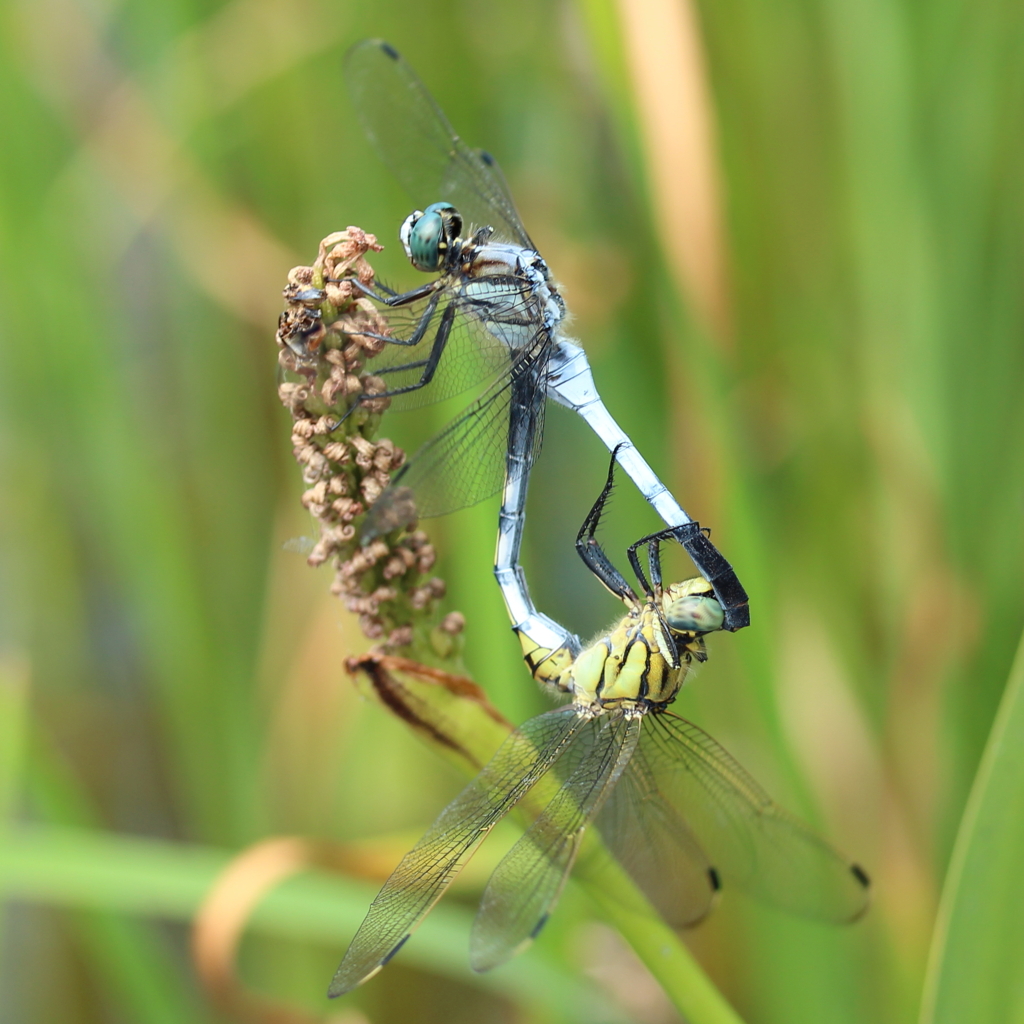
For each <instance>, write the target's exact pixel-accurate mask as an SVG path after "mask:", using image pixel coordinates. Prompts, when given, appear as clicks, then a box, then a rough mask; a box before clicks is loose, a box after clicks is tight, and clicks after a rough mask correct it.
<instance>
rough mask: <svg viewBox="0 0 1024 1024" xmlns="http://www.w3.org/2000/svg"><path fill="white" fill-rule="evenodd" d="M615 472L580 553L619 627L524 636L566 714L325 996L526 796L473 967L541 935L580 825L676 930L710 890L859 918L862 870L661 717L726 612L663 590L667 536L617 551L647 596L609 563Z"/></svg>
mask: <svg viewBox="0 0 1024 1024" xmlns="http://www.w3.org/2000/svg"><path fill="white" fill-rule="evenodd" d="M614 468H615V456H614V454H613V457H612V465H611V468H610V469H609V473H608V480H607V483H606V484H605V487H604V489H603V490H602V492H601V495H600V497H599V498H598V500H597V502H596V503H595V504H594V506H593V508H592V509H591V511H590V513H589V514H588V516H587V518H586V520H585V521H584V523H583V526H582V527H581V528H580V531H579V534H578V536H577V541H576V546H577V549H578V551H579V553H580V555H581V556H582V558H583V560H584V562H585V563H586V564H587V566H588V568H590V570H591V571H592V572H593V573H594V574H595V575H596V576H597V577H598V578H599V579H600V580H601V582H602V583H604V585H605V586H606V587H608V589H609V590H611V591H612V593H614V594H616V595H617V596H618V597H619V598H621V599H622V601H623V603H624V604H625V605H626V609H627V612H626V615H625V616H624V617H623V618H622V619H621V621H620V622H618V623H617V624H616V625H615V627H614V628H613V629H612V630H611V631H610V632H609V633H608V634H607V635H605V636H602V637H600V638H599V639H598V640H597V641H596V642H594V643H593V644H591V645H590V646H589V647H588V648H586V649H585V650H584V651H582V652H581V653H579V654H578V655H576V656H575V657H570V654H569V652H568V649H567V648H557V649H554V650H545V649H541V648H538V647H537V646H536V644H535V643H534V642H533V641H532V640H531V639H529V637H527V636H526V635H525V634H520V635H521V639H522V641H523V649H524V653H525V656H526V661H527V664H528V665H529V666H530V668H531V670H532V672H533V674H534V677H535V678H536V679H537V680H538V681H539V682H541V683H542V684H544V685H545V686H547V687H549V688H553V689H554V690H557V691H559V692H562V693H565V694H568V695H569V696H570V697H571V701H570V703H568V704H566V705H564V706H562V707H559V708H557V709H555V710H553V711H549V712H547V713H546V714H543V715H539V716H537V717H536V718H532V719H530V720H529V721H528V722H526V723H525V724H524V725H522V726H521V727H520V728H519V729H517V730H515V731H514V732H513V733H512V734H511V735H510V736H509V738H508V739H507V740H506V741H505V743H504V744H503V745H502V746H501V748H500V749H499V750H498V752H497V753H496V754H495V755H494V757H493V759H492V760H491V761H490V763H489V764H487V766H486V767H485V768H484V769H483V770H482V771H481V772H480V774H479V775H477V777H476V778H475V779H474V780H473V781H472V782H471V783H470V784H469V785H468V786H466V788H465V789H464V790H463V791H462V792H461V793H460V794H459V795H458V796H457V797H456V798H455V799H454V800H453V801H452V802H451V803H450V804H449V805H448V806H447V807H446V808H445V809H444V810H443V811H442V812H441V814H440V816H439V817H438V818H437V820H436V821H435V822H434V824H433V825H432V826H431V827H430V828H429V829H428V830H427V833H426V835H424V836H423V838H422V839H421V840H420V841H419V842H418V843H417V844H416V845H415V846H414V847H413V849H412V850H410V851H409V853H407V854H406V855H405V857H404V858H403V859H402V862H401V863H400V864H399V865H398V867H397V868H396V869H395V871H394V873H393V874H392V875H391V877H390V878H389V879H388V880H387V882H386V883H385V885H384V887H383V888H382V889H381V891H380V893H379V894H378V896H377V898H376V899H375V900H374V901H373V904H372V906H371V907H370V910H369V913H368V914H367V916H366V919H365V920H364V921H363V923H362V925H361V926H360V928H359V930H358V932H357V933H356V936H355V938H354V939H353V940H352V944H351V946H350V947H349V949H348V952H347V953H346V954H345V958H344V960H342V962H341V965H340V966H339V968H338V970H337V972H336V974H335V976H334V980H333V982H332V983H331V987H330V990H329V994H330V995H331V996H340V995H343V994H344V993H345V992H348V991H350V990H351V989H353V988H354V987H355V986H357V985H359V984H360V983H361V982H363V981H365V980H367V979H368V978H370V977H372V976H373V975H374V974H376V973H377V972H378V971H379V970H380V969H381V968H382V967H383V966H384V965H385V964H386V963H387V962H388V961H389V960H391V958H392V957H393V956H394V955H395V954H396V953H397V952H398V951H399V950H400V949H401V947H402V946H403V945H404V944H405V942H406V940H407V939H408V938H409V936H410V935H411V934H412V932H413V931H414V930H415V928H416V926H417V925H418V924H419V923H420V922H421V921H422V920H423V918H424V916H425V915H426V914H427V912H428V911H429V910H430V908H431V907H432V906H433V905H434V903H435V902H436V901H437V900H438V899H439V898H440V897H441V895H442V894H443V893H444V891H445V889H447V887H448V886H449V884H450V883H451V882H452V880H453V879H454V878H455V876H456V875H457V874H458V872H459V871H460V869H461V868H462V867H463V866H464V865H465V863H466V862H467V860H468V859H469V858H470V857H471V856H472V854H473V852H474V851H475V850H476V848H477V846H478V845H479V843H480V842H481V841H482V840H483V839H484V838H485V836H486V835H487V834H488V832H490V831H491V829H492V828H493V827H494V826H495V825H496V824H497V823H498V822H499V821H501V820H502V819H503V818H504V817H505V815H507V814H508V813H509V812H510V811H511V810H512V809H513V808H514V807H516V805H517V804H519V803H520V802H521V801H524V798H527V797H529V798H530V802H531V803H534V804H536V803H539V802H540V801H537V800H535V799H534V798H535V797H536V796H537V794H538V792H540V791H543V796H544V797H545V798H547V799H546V804H545V805H544V806H542V807H540V808H537V810H536V811H535V813H536V818H535V820H534V821H533V823H532V825H531V826H530V827H529V829H528V830H527V831H526V832H525V833H524V835H523V836H522V838H521V839H519V841H518V842H517V843H516V844H515V845H514V846H513V847H512V849H511V850H510V851H509V852H508V854H507V855H506V856H505V857H504V858H503V859H502V860H501V862H500V863H499V864H498V867H497V868H496V869H495V871H494V873H493V874H492V875H491V878H490V881H489V882H488V884H487V887H486V889H485V891H484V894H483V898H482V900H481V902H480V907H479V910H478V912H477V915H476V920H475V922H474V925H473V931H472V937H471V942H470V959H471V963H472V966H473V967H474V968H475V969H476V970H479V971H484V970H488V969H489V968H492V967H495V966H497V965H499V964H501V963H504V962H505V961H506V960H508V959H510V958H511V957H513V956H515V955H516V954H517V953H519V952H520V951H521V950H523V949H524V948H525V947H526V946H528V945H529V944H530V942H531V941H532V940H533V939H534V938H536V936H537V935H538V933H539V932H540V930H541V928H542V927H543V926H544V923H545V922H546V921H547V919H548V917H549V915H550V913H551V911H552V909H553V908H554V906H555V903H556V902H557V901H558V898H559V895H560V894H561V891H562V888H563V886H564V885H565V882H566V880H567V878H568V876H569V872H570V870H571V868H572V865H573V862H574V861H575V859H576V856H577V853H578V852H579V850H580V846H581V843H582V842H583V838H584V834H585V831H586V829H587V827H588V826H589V825H590V824H591V823H594V824H595V825H596V828H597V830H598V832H599V833H600V836H601V839H602V841H603V844H604V846H605V848H606V849H607V850H608V851H609V852H610V853H611V854H612V855H613V856H614V857H615V858H616V859H617V860H618V862H619V863H620V864H621V866H622V867H623V868H625V869H626V871H628V872H629V874H630V875H631V876H632V877H633V878H634V880H635V881H636V882H637V884H638V886H639V888H640V889H641V890H642V892H643V893H644V895H645V896H646V897H647V899H648V900H649V901H650V903H651V904H652V905H653V906H654V907H655V908H656V909H657V910H658V911H659V912H660V913H661V914H662V915H663V916H664V917H665V919H666V920H667V921H668V922H669V923H670V924H672V925H674V926H677V927H683V926H685V925H689V924H693V923H695V922H696V921H699V920H700V919H701V918H703V917H704V916H705V915H706V914H707V913H708V911H709V910H710V909H711V907H712V904H713V902H714V900H715V898H716V895H717V893H718V891H719V890H720V889H722V888H723V887H732V886H735V887H736V888H737V889H741V890H745V891H746V892H748V893H751V894H752V895H755V896H757V897H760V898H762V899H764V900H766V901H767V902H769V903H772V904H774V905H776V906H778V907H780V908H783V909H785V910H788V911H791V912H793V913H795V914H798V915H801V916H805V917H810V918H816V919H819V920H823V921H828V922H833V923H843V922H848V921H853V920H855V919H856V918H857V917H859V916H860V915H861V914H862V913H863V912H864V910H865V909H866V907H867V903H868V887H869V882H868V877H867V875H866V873H865V872H864V871H863V869H861V868H860V867H859V866H858V865H856V864H854V863H853V862H852V861H850V860H848V859H847V858H846V857H844V856H843V855H842V854H840V853H839V852H837V851H836V850H835V849H833V848H832V847H831V846H830V845H829V844H828V843H827V842H825V840H824V839H822V838H821V837H819V836H818V835H817V834H816V833H815V832H813V831H812V830H811V829H809V828H808V827H807V826H806V825H804V824H803V823H801V822H800V821H798V820H797V819H796V818H794V817H792V816H791V815H789V814H788V813H787V812H786V811H784V810H782V809H781V808H779V807H778V806H777V805H776V804H775V803H773V802H772V800H771V799H770V798H769V797H768V796H767V794H766V793H765V792H764V790H762V789H761V787H760V786H759V785H758V784H757V783H756V782H755V781H754V779H752V778H751V777H750V775H748V774H747V772H746V771H744V769H743V768H742V767H740V765H739V764H738V763H737V762H736V761H735V760H734V759H733V758H732V757H731V756H730V755H729V754H728V753H727V752H726V751H725V750H724V749H723V748H722V747H721V746H720V745H719V744H718V743H717V742H716V741H715V740H713V739H712V738H711V737H710V736H708V735H707V733H705V732H704V731H702V730H701V729H699V728H698V727H697V726H695V725H693V724H692V723H691V722H688V721H686V720H685V719H683V718H680V717H679V716H678V715H675V714H673V713H672V712H671V711H669V710H668V708H669V705H670V704H671V703H672V701H673V700H674V699H675V697H676V695H677V693H678V692H679V688H680V687H681V685H682V684H683V681H684V679H685V678H686V675H687V672H688V670H689V668H690V666H691V665H692V663H693V662H695V661H697V662H701V661H704V660H705V659H706V657H707V654H706V649H705V644H704V635H705V634H707V633H710V632H714V631H715V630H718V629H720V628H721V627H722V620H723V613H722V608H721V605H720V604H719V603H718V601H717V600H716V599H715V597H714V593H713V590H712V588H711V585H710V584H709V583H708V582H707V581H706V580H705V579H703V578H700V577H697V578H694V579H689V580H685V581H683V582H682V583H675V584H670V585H667V586H666V585H664V584H663V582H662V573H661V561H660V554H659V545H660V544H661V542H662V541H664V540H667V539H669V538H671V537H672V536H673V531H671V530H666V531H662V532H661V533H657V534H652V535H651V536H649V537H644V538H642V539H641V540H639V541H637V542H636V543H635V544H633V545H632V546H631V547H630V548H629V550H628V558H629V562H630V565H631V567H632V569H633V572H634V573H635V575H636V577H637V580H638V582H639V584H640V587H641V589H642V592H643V596H642V597H641V596H639V595H638V594H637V593H636V592H635V591H634V590H633V588H632V587H631V586H630V584H629V583H628V582H627V581H626V579H625V577H624V576H623V575H622V574H621V573H620V572H619V571H618V570H617V569H616V568H615V566H614V565H613V564H612V563H611V561H610V559H609V558H608V557H607V555H606V554H605V552H604V550H603V549H602V548H601V545H600V544H599V543H598V541H597V539H596V531H597V527H598V524H599V522H600V519H601V514H602V511H603V509H604V507H605V504H606V502H607V500H608V497H609V495H610V493H611V490H612V484H613V475H614ZM643 548H646V549H647V554H648V571H647V572H646V573H645V571H644V569H643V566H642V565H641V559H640V551H641V549H643ZM648 573H649V577H648ZM552 783H554V785H552ZM531 791H532V792H531ZM549 794H550V795H549Z"/></svg>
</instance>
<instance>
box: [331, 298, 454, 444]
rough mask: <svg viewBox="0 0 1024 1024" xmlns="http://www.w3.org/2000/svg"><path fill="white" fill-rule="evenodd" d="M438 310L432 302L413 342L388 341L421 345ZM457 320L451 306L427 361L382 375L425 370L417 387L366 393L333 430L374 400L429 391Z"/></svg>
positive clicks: (357, 399)
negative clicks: (401, 371) (424, 388)
mask: <svg viewBox="0 0 1024 1024" xmlns="http://www.w3.org/2000/svg"><path fill="white" fill-rule="evenodd" d="M436 307H437V299H436V298H435V299H433V300H431V303H430V305H429V306H428V308H427V310H426V311H425V312H424V315H423V317H422V318H421V319H420V322H419V324H418V325H417V327H416V330H415V331H414V332H413V334H412V336H411V337H410V338H409V339H407V340H405V341H402V340H398V339H394V338H386V339H384V340H386V341H393V342H394V343H395V344H398V345H417V344H419V342H420V341H421V340H422V338H423V335H424V333H425V332H426V328H427V324H429V322H430V320H431V319H432V317H433V315H434V310H435V309H436ZM454 320H455V307H454V306H451V305H449V306H446V307H445V311H444V312H443V313H442V314H441V322H440V323H439V324H438V325H437V333H436V334H435V335H434V340H433V342H432V343H431V346H430V355H429V356H428V357H427V358H426V359H419V360H416V361H415V362H410V363H403V364H402V365H401V366H391V367H385V368H383V369H382V370H380V371H379V372H380V373H397V372H399V371H400V370H409V369H415V368H417V367H422V368H423V372H422V373H421V374H420V378H419V380H417V381H416V382H415V383H414V384H406V385H404V386H403V387H400V388H389V389H387V390H384V391H374V392H364V393H363V394H361V395H358V396H357V398H356V401H355V402H354V403H353V404H352V406H351V407H350V408H348V409H347V410H346V411H345V412H344V413H342V415H341V416H340V418H339V419H338V422H337V423H335V424H334V426H333V427H332V428H331V429H332V430H337V429H338V427H340V426H341V425H342V423H344V422H345V420H347V419H348V418H349V416H351V415H352V413H353V412H355V411H356V409H358V408H359V406H360V404H361V403H362V402H368V401H370V400H374V399H378V398H394V397H395V395H405V394H408V393H409V392H410V391H418V390H419V389H420V388H422V387H426V386H427V385H428V384H429V383H430V382H431V381H432V380H433V379H434V374H435V373H436V372H437V366H438V363H440V361H441V356H442V355H443V354H444V350H445V346H446V345H447V344H448V338H449V337H450V336H451V332H452V323H453V322H454ZM373 337H380V335H373ZM413 339H415V340H413Z"/></svg>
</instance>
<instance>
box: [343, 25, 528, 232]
mask: <svg viewBox="0 0 1024 1024" xmlns="http://www.w3.org/2000/svg"><path fill="white" fill-rule="evenodd" d="M345 80H346V83H347V85H348V90H349V94H350V95H351V97H352V102H353V104H354V105H355V108H356V112H357V113H358V115H359V120H360V122H361V123H362V126H363V130H364V131H365V132H366V135H367V137H368V138H369V139H370V141H371V142H372V143H373V145H374V146H375V147H376V149H377V152H378V153H379V154H380V156H381V159H382V160H383V161H384V163H385V164H387V166H388V167H389V168H390V170H391V172H392V173H393V174H394V175H395V177H396V178H397V179H398V180H399V181H400V182H401V183H402V186H403V187H404V188H405V189H406V190H407V191H408V192H409V194H410V196H411V197H412V199H413V201H414V202H415V203H417V204H418V205H419V208H420V209H423V208H424V207H425V206H427V205H428V204H429V203H435V202H438V201H439V200H448V201H449V202H451V203H453V204H454V205H455V206H456V207H457V208H458V209H459V212H460V213H461V214H462V216H463V218H464V220H465V221H466V226H467V227H469V226H472V227H474V228H481V227H485V226H491V227H493V228H494V229H495V232H496V234H497V235H498V236H500V237H502V238H504V239H505V240H506V241H510V242H514V243H516V244H517V245H521V246H524V247H525V248H528V249H532V248H533V243H532V242H531V241H530V238H529V236H528V235H527V233H526V230H525V229H524V228H523V224H522V221H521V220H520V219H519V214H518V213H516V208H515V204H514V203H513V202H512V197H511V196H510V195H509V191H508V185H507V184H506V183H505V177H504V175H503V174H502V173H501V170H500V169H499V167H498V165H497V164H496V163H495V161H494V158H493V157H492V156H491V155H490V154H488V153H486V152H484V151H483V150H478V149H471V148H470V147H469V146H467V145H466V144H465V143H464V142H463V141H462V140H461V139H460V138H459V137H458V135H456V134H455V132H454V130H453V129H452V126H451V125H450V124H449V123H448V119H447V118H446V117H445V116H444V114H443V113H442V111H441V108H440V107H438V105H437V103H435V102H434V98H433V97H432V96H431V95H430V93H429V92H428V91H427V88H426V86H425V85H424V84H423V83H422V82H421V81H420V79H419V76H418V75H417V74H416V72H415V71H413V69H412V68H411V67H410V66H409V65H408V64H407V63H406V61H405V59H404V58H403V57H401V56H400V55H399V54H398V53H397V52H396V51H395V50H394V49H393V48H392V47H391V46H389V45H388V44H387V43H385V42H384V41H383V40H380V39H364V40H363V41H362V42H360V43H356V45H355V46H353V47H352V49H351V50H349V51H348V54H347V55H346V57H345ZM467 234H468V232H467Z"/></svg>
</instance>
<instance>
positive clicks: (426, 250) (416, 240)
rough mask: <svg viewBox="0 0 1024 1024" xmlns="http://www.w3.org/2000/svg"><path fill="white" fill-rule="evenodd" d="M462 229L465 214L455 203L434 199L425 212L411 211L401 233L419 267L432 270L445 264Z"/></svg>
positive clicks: (438, 268) (405, 244)
mask: <svg viewBox="0 0 1024 1024" xmlns="http://www.w3.org/2000/svg"><path fill="white" fill-rule="evenodd" d="M461 231H462V218H461V217H460V216H459V211H458V210H456V209H455V207H454V206H452V204H451V203H431V204H430V206H428V207H427V208H426V210H424V211H423V213H419V212H418V211H417V212H416V213H412V214H410V215H409V216H408V217H407V218H406V221H405V223H404V224H403V225H402V230H401V232H400V233H399V237H400V238H401V240H402V245H404V246H405V252H406V255H407V256H408V257H409V259H410V260H411V261H412V265H413V266H414V267H415V268H416V269H417V270H423V271H426V272H427V273H431V272H434V271H437V270H440V269H441V268H442V267H443V266H444V261H445V257H446V256H447V253H448V249H449V246H450V244H451V242H453V241H454V240H455V239H456V238H458V237H459V233H460V232H461Z"/></svg>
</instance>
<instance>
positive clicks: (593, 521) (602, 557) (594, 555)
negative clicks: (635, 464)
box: [576, 448, 647, 604]
mask: <svg viewBox="0 0 1024 1024" xmlns="http://www.w3.org/2000/svg"><path fill="white" fill-rule="evenodd" d="M617 455H618V448H616V449H615V450H614V451H613V452H612V461H611V464H610V465H609V466H608V479H607V480H606V481H605V485H604V487H603V488H602V490H601V493H600V494H599V495H598V497H597V501H596V502H594V507H593V508H592V509H591V510H590V511H589V512H588V513H587V517H586V519H584V520H583V525H582V526H581V527H580V531H579V533H577V534H576V551H577V552H578V553H579V556H580V558H582V559H583V564H584V565H585V566H586V567H587V568H588V569H589V570H590V571H591V572H592V573H593V574H594V575H595V576H596V577H597V578H598V579H599V580H600V581H601V582H602V583H603V584H604V585H605V586H606V587H607V588H608V590H610V591H611V593H613V594H614V595H615V596H616V597H618V598H620V599H621V600H623V601H625V602H626V603H627V604H629V603H631V602H634V601H636V599H637V598H636V594H635V593H634V592H633V588H632V587H631V586H630V585H629V584H628V583H627V582H626V578H625V577H624V576H623V575H622V573H621V572H619V570H618V569H616V568H615V566H614V565H612V563H611V560H610V559H609V558H608V556H607V555H606V554H605V551H604V548H602V547H601V544H600V543H599V542H598V540H597V537H596V533H597V527H598V524H599V523H600V521H601V516H602V515H603V514H604V508H605V505H606V504H607V503H608V498H609V497H610V496H611V493H612V488H613V487H614V486H615V459H616V456H617ZM640 582H641V584H643V586H644V590H645V591H646V590H647V581H646V580H645V579H644V578H643V576H640Z"/></svg>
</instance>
